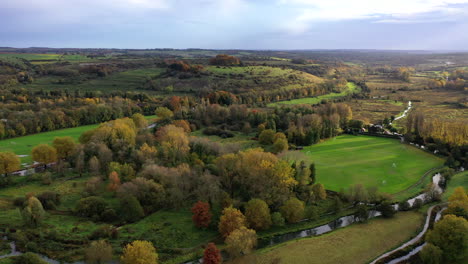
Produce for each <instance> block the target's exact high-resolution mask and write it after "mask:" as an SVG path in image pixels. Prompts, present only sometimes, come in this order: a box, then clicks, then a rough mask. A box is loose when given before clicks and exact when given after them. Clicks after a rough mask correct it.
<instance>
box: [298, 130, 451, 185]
mask: <svg viewBox="0 0 468 264" xmlns="http://www.w3.org/2000/svg"><path fill="white" fill-rule="evenodd" d="M302 151H303V152H304V153H305V154H306V155H307V156H308V157H309V158H310V159H311V160H312V161H314V162H315V165H316V170H317V181H318V182H320V183H322V184H324V185H325V188H326V189H329V190H334V191H340V190H341V189H342V188H343V189H347V188H348V187H350V186H353V185H355V184H362V185H364V186H366V187H372V186H376V187H378V189H379V191H381V192H387V193H391V194H392V193H397V192H399V191H402V190H405V189H407V188H409V187H411V186H412V185H413V184H415V183H417V182H418V180H419V179H421V177H422V176H423V175H424V173H425V172H427V171H428V170H430V169H432V168H436V167H439V166H442V164H443V162H444V161H443V159H441V158H438V157H436V156H434V155H432V154H430V153H428V152H426V151H423V150H420V149H418V148H416V147H413V146H410V145H407V144H402V143H400V141H399V140H396V139H391V138H381V137H371V136H353V135H342V136H338V137H336V138H333V139H329V140H327V141H325V142H323V143H320V144H316V145H312V146H309V147H305V148H304V149H303V150H302Z"/></svg>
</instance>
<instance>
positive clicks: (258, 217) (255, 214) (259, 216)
mask: <svg viewBox="0 0 468 264" xmlns="http://www.w3.org/2000/svg"><path fill="white" fill-rule="evenodd" d="M245 217H246V218H247V222H248V223H249V226H250V227H252V228H253V229H255V230H265V229H268V228H270V226H271V215H270V208H268V205H267V204H266V203H265V201H263V200H260V199H252V200H250V201H249V202H248V203H247V205H246V207H245Z"/></svg>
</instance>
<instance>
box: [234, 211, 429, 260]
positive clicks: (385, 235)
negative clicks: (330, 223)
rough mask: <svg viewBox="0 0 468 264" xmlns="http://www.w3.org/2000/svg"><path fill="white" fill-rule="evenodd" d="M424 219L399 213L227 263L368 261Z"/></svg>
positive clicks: (406, 237) (405, 236)
mask: <svg viewBox="0 0 468 264" xmlns="http://www.w3.org/2000/svg"><path fill="white" fill-rule="evenodd" d="M423 219H424V217H423V215H422V214H419V213H416V212H404V213H398V214H397V215H395V217H394V218H392V219H382V218H379V219H373V220H371V221H369V223H366V224H354V225H352V226H349V227H346V228H344V229H340V230H336V231H334V232H332V233H329V234H325V235H322V236H318V237H313V238H304V239H298V240H294V241H291V242H286V243H282V244H279V245H277V246H274V247H271V248H265V249H263V250H260V251H258V252H256V253H254V254H252V255H248V256H246V257H243V258H239V259H236V260H234V261H232V262H229V263H235V264H237V263H239V264H240V263H259V264H260V263H261V264H267V263H276V264H283V263H284V264H286V263H297V264H302V263H321V264H328V263H330V264H335V263H367V262H369V261H371V260H372V259H374V258H376V257H378V256H379V255H381V254H382V253H384V252H386V251H387V250H390V249H392V248H394V247H396V246H398V245H400V244H402V243H403V242H405V241H407V240H409V239H410V238H411V237H413V236H414V235H415V234H416V233H417V232H418V231H419V230H420V228H421V225H422V223H423Z"/></svg>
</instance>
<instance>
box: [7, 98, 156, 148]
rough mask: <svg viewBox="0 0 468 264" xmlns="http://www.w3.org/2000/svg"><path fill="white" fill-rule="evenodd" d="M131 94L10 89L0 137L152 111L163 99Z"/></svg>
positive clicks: (93, 122)
mask: <svg viewBox="0 0 468 264" xmlns="http://www.w3.org/2000/svg"><path fill="white" fill-rule="evenodd" d="M89 96H92V95H89ZM128 96H129V97H127V98H123V97H120V96H107V97H94V98H90V97H87V96H86V95H83V96H81V95H78V96H76V94H74V95H70V94H68V95H66V94H63V95H61V94H58V93H56V94H55V95H54V96H52V95H50V94H49V95H47V96H41V95H37V94H31V93H16V92H11V93H7V94H5V96H2V98H1V99H0V105H1V108H0V120H1V121H0V139H3V138H12V137H17V136H24V135H28V134H35V133H40V132H46V131H52V130H56V129H62V128H70V127H76V126H82V125H89V124H98V123H102V122H106V121H109V120H113V119H117V118H122V117H126V116H131V115H133V114H134V113H142V114H145V115H151V114H154V110H155V109H156V107H157V106H158V105H160V103H161V102H160V101H159V100H157V99H154V98H150V97H147V96H140V95H137V94H133V95H130V94H128Z"/></svg>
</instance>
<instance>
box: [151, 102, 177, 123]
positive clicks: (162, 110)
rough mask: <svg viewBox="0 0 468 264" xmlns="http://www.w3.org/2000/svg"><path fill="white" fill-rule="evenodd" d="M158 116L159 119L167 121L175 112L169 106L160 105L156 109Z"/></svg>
mask: <svg viewBox="0 0 468 264" xmlns="http://www.w3.org/2000/svg"><path fill="white" fill-rule="evenodd" d="M155 114H156V116H157V117H158V119H159V120H161V121H164V122H167V121H169V120H171V119H172V118H173V117H174V113H173V112H172V111H171V110H170V109H169V108H167V107H163V106H161V107H158V108H156V111H155Z"/></svg>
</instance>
